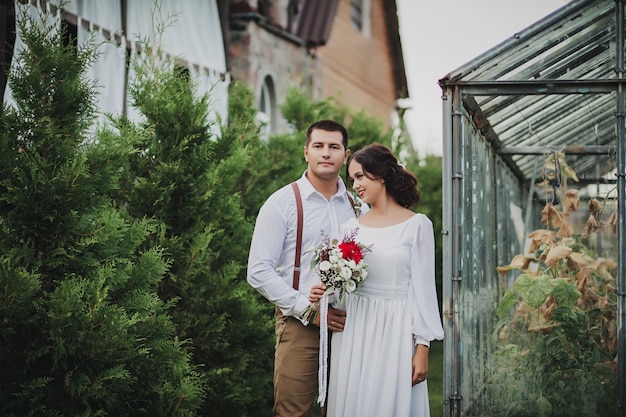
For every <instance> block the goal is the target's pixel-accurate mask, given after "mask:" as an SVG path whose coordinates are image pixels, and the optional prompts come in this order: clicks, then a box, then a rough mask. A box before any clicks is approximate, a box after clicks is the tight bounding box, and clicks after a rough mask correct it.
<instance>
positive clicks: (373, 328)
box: [248, 120, 443, 417]
mask: <svg viewBox="0 0 626 417" xmlns="http://www.w3.org/2000/svg"><path fill="white" fill-rule="evenodd" d="M304 157H305V159H306V162H307V165H308V166H307V170H306V171H305V172H304V174H303V175H302V177H301V178H300V179H298V180H297V181H296V182H295V183H294V184H292V185H287V186H285V187H283V188H281V189H279V190H278V191H276V192H275V193H274V194H272V195H271V196H270V197H269V198H268V199H267V201H266V202H265V203H264V204H263V206H262V207H261V209H260V211H259V214H258V217H257V221H256V226H255V229H254V234H253V237H252V244H251V247H250V255H249V262H248V282H249V283H250V284H251V285H252V286H253V287H254V288H256V289H257V290H258V291H259V292H260V293H261V294H262V295H263V296H264V297H265V298H267V299H268V300H269V301H270V302H272V303H273V304H274V305H275V306H276V352H275V363H274V416H277V417H296V416H310V415H311V410H312V405H313V403H314V401H315V399H316V398H318V395H319V398H320V399H324V398H326V401H325V404H323V406H324V409H325V412H326V415H327V417H368V416H371V417H392V416H393V417H428V416H429V415H430V410H429V405H428V389H427V383H426V379H427V377H428V351H429V347H430V342H431V341H432V340H435V339H438V340H440V339H442V338H443V328H442V325H441V317H440V314H439V307H438V304H437V294H436V288H435V244H434V234H433V227H432V222H431V221H430V220H429V219H428V218H427V217H426V216H424V215H422V214H415V213H414V212H413V211H411V210H410V208H412V207H414V206H415V205H417V203H418V201H419V191H418V187H417V180H416V178H415V177H414V176H413V174H411V173H410V172H409V171H407V170H406V169H405V168H404V167H403V166H402V165H400V163H399V162H398V160H397V158H396V157H395V156H394V155H393V153H392V152H391V151H390V150H389V149H388V148H387V147H385V146H382V145H378V144H372V145H370V146H368V147H366V148H363V149H361V150H359V151H357V152H356V153H354V154H352V155H350V151H349V149H348V133H347V131H346V129H345V128H344V127H343V126H342V125H341V124H340V123H337V122H335V121H332V120H320V121H318V122H315V123H313V124H312V125H311V126H310V127H309V129H308V130H307V134H306V143H305V146H304ZM345 164H348V174H349V176H350V178H351V179H352V181H353V188H354V190H355V191H356V193H357V194H358V196H359V200H360V201H358V202H357V203H360V205H361V206H362V208H361V210H355V209H354V200H353V199H352V198H351V196H350V195H349V193H348V192H347V189H346V186H345V184H344V183H343V181H342V180H341V178H340V176H339V173H340V171H341V169H342V167H343V166H344V165H345ZM299 205H300V207H298V206H299ZM299 214H300V215H301V217H300V216H299ZM357 215H358V217H357ZM299 231H300V232H299ZM322 234H324V235H326V236H330V238H332V239H339V240H341V239H342V237H344V236H347V235H351V234H352V235H354V238H355V239H356V240H358V241H359V243H360V244H362V245H364V246H366V247H368V248H371V251H370V252H369V253H368V254H367V264H368V266H367V279H365V280H364V281H363V283H362V285H360V286H359V287H358V288H357V289H356V290H355V291H354V292H351V293H349V294H345V296H343V297H342V298H341V300H339V298H338V297H337V294H330V295H325V296H324V297H330V306H329V307H328V309H327V310H326V309H323V310H322V311H323V312H324V313H325V316H324V317H321V316H320V314H311V312H318V311H320V310H319V309H318V305H319V302H320V299H321V298H322V295H323V294H324V293H328V291H326V289H327V288H326V287H325V286H324V285H323V284H322V283H321V280H320V277H319V274H317V273H316V271H315V270H314V267H313V265H312V263H311V257H312V256H313V255H312V253H311V251H309V250H308V249H310V248H313V247H316V246H318V245H319V243H320V239H321V238H322ZM302 248H304V250H302ZM320 323H323V324H325V325H326V326H327V329H328V331H329V333H330V346H329V351H330V358H329V369H328V389H327V391H326V389H325V387H324V386H323V384H322V387H321V390H322V392H318V389H320V386H319V385H318V368H319V364H320V361H319V358H320V355H319V352H320V328H319V326H320ZM322 334H324V335H325V334H326V332H325V331H323V332H322ZM323 350H324V349H323ZM321 372H325V371H321ZM325 377H326V375H324V378H320V380H322V379H323V380H324V381H325Z"/></svg>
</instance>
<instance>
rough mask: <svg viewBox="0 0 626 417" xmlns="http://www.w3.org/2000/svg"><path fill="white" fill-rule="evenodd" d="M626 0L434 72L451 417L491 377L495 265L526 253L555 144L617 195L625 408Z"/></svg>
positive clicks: (587, 0) (543, 23)
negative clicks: (439, 107)
mask: <svg viewBox="0 0 626 417" xmlns="http://www.w3.org/2000/svg"><path fill="white" fill-rule="evenodd" d="M625 2H626V0H575V1H572V2H571V3H568V4H566V5H565V6H563V7H561V8H560V9H558V10H557V11H555V12H554V13H552V14H550V15H548V16H546V17H545V18H543V19H542V20H540V21H538V22H537V23H535V24H534V25H532V26H530V27H528V28H527V29H525V30H523V31H521V32H519V33H517V34H515V35H514V36H513V37H511V38H510V39H508V40H506V41H504V42H503V43H501V44H499V45H497V46H496V47H494V48H492V49H490V50H489V51H487V52H485V53H484V54H482V55H480V56H479V57H477V58H475V59H474V60H472V61H470V62H469V63H467V64H465V65H464V66H462V67H460V68H459V69H457V70H455V71H452V72H450V73H449V74H448V75H447V76H446V77H444V78H442V79H441V80H439V85H440V86H441V88H442V91H443V95H442V99H443V126H444V138H443V139H444V144H443V202H444V213H443V222H444V225H443V253H444V255H443V256H444V259H443V307H442V310H443V321H444V328H445V332H446V337H445V339H444V413H445V415H446V416H449V417H457V416H465V415H469V414H468V413H467V410H468V407H469V406H470V405H471V403H472V401H473V400H474V399H475V396H476V395H477V392H478V391H479V390H480V386H481V384H482V383H484V379H485V378H487V375H486V374H485V372H483V371H484V369H483V368H484V367H485V366H486V363H487V362H488V361H489V357H490V355H491V354H493V348H494V347H493V341H492V337H493V332H494V329H495V327H494V321H495V320H494V317H495V309H496V305H497V302H498V297H499V296H501V295H502V291H503V288H502V287H503V286H506V285H507V281H506V280H504V281H503V280H502V279H500V278H499V277H498V273H497V272H496V267H497V266H501V265H506V264H508V263H509V262H510V260H511V257H512V256H513V254H515V253H519V251H520V250H523V248H524V241H525V236H526V234H527V233H528V231H529V230H532V229H531V227H532V226H533V225H532V223H533V220H532V219H533V217H531V216H532V215H533V214H537V213H539V211H540V210H541V208H540V207H539V205H538V204H536V203H537V201H536V199H537V189H536V184H538V183H539V181H540V180H541V169H542V166H543V161H544V160H545V156H546V155H549V154H550V153H552V152H557V151H558V152H563V153H564V154H565V155H566V158H567V161H568V164H569V165H570V166H571V167H572V169H573V170H574V171H575V172H576V174H577V176H578V178H579V180H580V181H579V182H578V183H577V184H576V186H577V187H580V189H581V190H583V191H584V190H585V189H587V190H588V189H591V190H592V191H591V193H593V190H596V192H598V190H601V189H605V188H610V189H612V190H613V192H614V194H613V197H612V198H611V200H612V202H613V204H614V205H615V211H616V212H617V233H616V237H615V245H614V247H613V251H614V252H613V255H614V256H615V258H616V260H617V276H616V287H617V289H616V295H617V307H616V310H617V318H616V323H617V329H616V334H617V357H618V360H617V381H618V389H617V393H618V394H617V396H618V398H616V415H618V416H620V417H624V416H626V319H625V314H626V246H625V245H626V241H625V239H626V194H625V193H626V184H625V174H626V166H625V162H626V142H625V140H626V139H625V136H626V105H625V100H626V73H625V71H626V69H625V62H624V57H625V40H626V39H625V38H626V36H625V21H624V19H625V10H624V7H625ZM538 207H539V208H538ZM516 208H517V209H516ZM513 219H517V221H513ZM520 225H521V226H520ZM535 225H537V222H535ZM520 230H521V231H522V233H520ZM508 284H509V285H510V281H508Z"/></svg>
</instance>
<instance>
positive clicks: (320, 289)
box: [309, 284, 326, 303]
mask: <svg viewBox="0 0 626 417" xmlns="http://www.w3.org/2000/svg"><path fill="white" fill-rule="evenodd" d="M324 291H326V285H324V284H317V285H314V286H312V287H311V293H310V294H309V301H310V302H311V303H316V302H318V301H319V300H320V298H322V296H323V295H324Z"/></svg>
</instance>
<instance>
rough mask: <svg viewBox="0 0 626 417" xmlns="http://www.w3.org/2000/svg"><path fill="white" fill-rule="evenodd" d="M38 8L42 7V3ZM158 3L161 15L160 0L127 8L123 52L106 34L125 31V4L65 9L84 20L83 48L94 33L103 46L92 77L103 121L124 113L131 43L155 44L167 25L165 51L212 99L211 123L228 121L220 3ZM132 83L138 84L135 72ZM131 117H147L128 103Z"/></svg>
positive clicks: (103, 1) (135, 0) (76, 0)
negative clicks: (181, 62)
mask: <svg viewBox="0 0 626 417" xmlns="http://www.w3.org/2000/svg"><path fill="white" fill-rule="evenodd" d="M36 3H37V4H39V2H36ZM53 3H56V2H53ZM156 3H157V4H160V9H156V10H155V1H154V0H132V1H128V2H126V4H127V13H126V16H127V28H126V32H127V38H128V39H127V38H122V45H119V46H118V45H116V44H115V43H113V42H111V43H107V42H104V41H106V40H107V39H105V36H104V34H103V31H102V29H106V30H107V31H109V32H110V34H114V33H116V32H119V31H121V28H122V10H121V1H120V0H98V1H95V0H71V1H70V2H69V3H67V4H66V5H65V9H66V10H67V11H68V12H70V13H72V14H75V15H77V16H78V24H77V26H78V42H79V43H81V44H82V43H85V42H86V41H87V40H88V39H90V36H91V34H90V32H91V31H93V32H94V33H95V42H96V43H97V44H100V46H99V48H98V52H99V57H98V59H97V61H96V62H94V63H93V64H92V66H91V67H90V68H89V69H88V70H87V76H88V77H89V78H90V79H92V80H95V81H96V85H97V86H98V96H97V105H98V109H99V111H100V116H101V117H102V116H103V115H104V113H112V114H113V115H114V116H117V115H120V114H122V112H123V110H124V88H125V80H124V73H125V65H126V41H127V40H128V41H130V42H131V43H134V42H137V41H139V40H141V39H145V38H146V37H147V38H148V39H152V38H153V37H154V32H155V30H154V29H153V26H154V25H155V24H156V25H158V24H159V23H167V27H166V28H165V30H164V31H163V34H162V39H161V43H162V49H163V51H164V52H165V53H167V54H168V55H169V56H171V57H180V58H181V59H183V60H185V61H187V63H188V64H189V65H190V68H189V70H190V74H191V76H192V80H193V82H194V83H195V85H196V86H197V88H198V90H199V93H200V94H209V96H210V102H211V110H210V114H209V115H208V116H209V118H210V119H211V120H215V118H216V115H217V114H219V115H220V116H221V117H222V118H224V119H226V117H227V114H228V107H227V106H228V85H229V83H230V78H229V76H228V74H227V73H226V58H225V53H224V43H223V39H222V31H221V22H220V18H219V11H218V7H217V1H216V0H186V1H176V0H161V1H160V2H159V1H157V2H156ZM15 5H16V10H18V11H19V10H20V9H21V8H23V7H27V8H30V9H31V10H30V12H31V13H33V14H36V7H38V6H34V5H28V4H27V5H22V4H21V3H20V1H19V0H15ZM18 13H19V12H18ZM153 14H154V16H153ZM83 22H89V23H90V26H89V29H86V28H84V27H83ZM96 27H97V28H98V29H96ZM22 45H23V44H22V42H21V40H19V39H17V40H16V42H15V50H16V51H18V50H19V48H21V47H22ZM133 49H134V48H133ZM15 60H16V56H14V58H13V63H12V65H15ZM130 77H131V79H132V71H131V73H130ZM3 99H4V101H5V102H6V103H9V104H11V103H13V98H12V96H11V92H10V91H9V89H8V88H7V89H6V91H5V97H4V98H3ZM128 99H129V98H128V97H127V100H128ZM127 115H128V116H129V117H130V118H131V119H132V120H139V119H140V117H141V115H140V114H139V112H138V111H137V110H136V109H134V108H132V107H131V106H130V103H128V107H127ZM215 133H217V132H215Z"/></svg>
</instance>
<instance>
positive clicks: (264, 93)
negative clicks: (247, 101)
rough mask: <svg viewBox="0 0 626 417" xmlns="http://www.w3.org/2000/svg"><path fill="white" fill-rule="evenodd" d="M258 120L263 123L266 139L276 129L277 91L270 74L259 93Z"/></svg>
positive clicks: (262, 134) (263, 135)
mask: <svg viewBox="0 0 626 417" xmlns="http://www.w3.org/2000/svg"><path fill="white" fill-rule="evenodd" d="M257 122H258V123H259V124H261V137H262V138H263V139H264V140H267V139H269V135H270V134H271V133H274V132H275V131H276V93H275V92H274V81H273V80H272V77H270V76H269V75H268V76H266V77H265V80H264V81H263V86H262V87H261V93H260V94H259V114H258V115H257Z"/></svg>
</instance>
